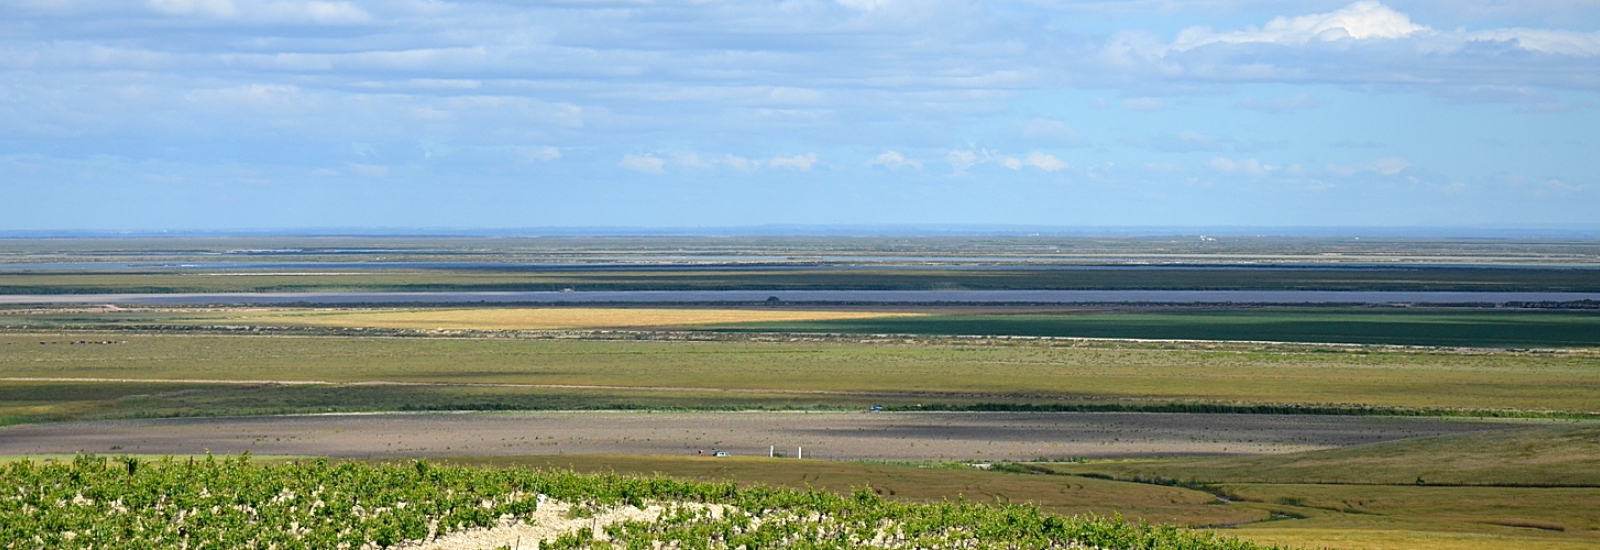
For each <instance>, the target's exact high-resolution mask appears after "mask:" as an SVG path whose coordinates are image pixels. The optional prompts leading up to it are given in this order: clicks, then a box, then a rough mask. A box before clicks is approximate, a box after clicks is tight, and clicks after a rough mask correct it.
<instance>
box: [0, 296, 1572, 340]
mask: <svg viewBox="0 0 1600 550" xmlns="http://www.w3.org/2000/svg"><path fill="white" fill-rule="evenodd" d="M208 326H229V327H238V326H251V327H261V328H274V327H278V328H281V327H324V328H345V329H405V330H413V331H438V330H444V331H480V332H482V331H551V330H581V329H643V330H683V331H702V332H745V333H794V334H816V333H824V334H906V335H919V336H1037V337H1060V338H1101V339H1139V340H1220V341H1257V342H1260V341H1272V342H1314V343H1332V344H1339V343H1348V344H1380V345H1406V346H1449V347H1473V348H1582V347H1596V346H1600V310H1560V309H1557V310H1540V309H1522V308H1475V307H1381V306H1311V307H1305V306H1303V307H1269V306H1253V307H1217V306H1209V307H1208V306H1182V307H1179V306H1168V307H1160V306H965V307H961V306H914V305H913V306H905V305H902V306H886V305H861V306H842V305H833V306H746V307H737V308H735V307H708V306H700V307H685V306H677V307H640V306H615V305H613V306H608V307H571V306H568V307H538V308H530V307H517V306H505V307H492V308H490V307H473V308H460V307H412V308H380V307H370V308H306V307H299V308H295V307H280V308H261V307H257V308H248V307H236V308H207V307H188V308H172V307H167V308H157V307H143V308H139V307H129V308H98V307H94V308H83V307H78V308H72V307H56V308H12V309H9V310H7V309H0V328H28V329H32V330H41V329H42V330H72V329H84V328H92V329H111V328H120V329H134V330H138V329H146V330H162V329H168V328H186V329H192V328H195V327H208Z"/></svg>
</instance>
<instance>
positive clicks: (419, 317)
mask: <svg viewBox="0 0 1600 550" xmlns="http://www.w3.org/2000/svg"><path fill="white" fill-rule="evenodd" d="M914 315H921V314H916V313H890V312H873V311H794V310H762V309H671V308H505V309H500V308H485V309H380V310H361V311H318V310H310V311H307V310H288V311H254V312H248V313H243V312H241V314H240V315H238V316H230V319H229V320H237V321H242V322H248V323H251V324H274V323H282V324H293V325H311V326H322V327H366V328H398V329H417V330H562V329H596V328H639V327H674V326H689V325H712V324H726V323H752V322H762V321H830V320H839V319H870V318H875V317H906V316H914Z"/></svg>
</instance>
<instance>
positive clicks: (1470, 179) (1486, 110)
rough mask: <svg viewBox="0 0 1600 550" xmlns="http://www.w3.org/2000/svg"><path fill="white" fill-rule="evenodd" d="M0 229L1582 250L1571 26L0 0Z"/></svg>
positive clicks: (1477, 14) (1363, 13) (1590, 113)
mask: <svg viewBox="0 0 1600 550" xmlns="http://www.w3.org/2000/svg"><path fill="white" fill-rule="evenodd" d="M0 74H3V77H0V229H4V230H122V229H132V230H151V229H247V228H253V229H271V228H299V227H456V228H460V227H485V228H493V227H588V226H613V227H615V226H638V227H714V226H748V225H764V224H845V225H862V224H872V225H893V224H922V225H927V224H951V225H961V224H981V225H992V224H1019V225H1051V226H1068V227H1083V226H1218V225H1227V226H1263V227H1272V226H1300V227H1304V226H1325V227H1341V226H1349V227H1357V226H1359V227H1374V226H1379V227H1382V226H1396V227H1402V226H1403V227H1454V226H1461V227H1547V226H1575V227H1585V228H1594V227H1597V226H1600V93H1597V91H1600V1H1597V0H1567V1H1559V2H1557V1H1550V2H1543V1H1521V0H1417V1H1406V0H1391V1H1385V2H1381V3H1380V2H1374V1H1358V2H1353V3H1352V2H1348V1H1328V2H1324V1H1294V2H1287V1H1270V0H1206V1H1197V2H1180V1H1143V0H1133V1H1077V0H1035V1H1028V2H966V1H960V0H927V1H910V0H838V1H822V0H818V1H803V0H797V1H765V2H718V1H709V0H707V1H690V2H652V1H638V2H585V1H580V0H569V1H555V2H516V1H481V2H446V1H430V0H404V1H386V2H365V1H341V0H314V1H304V0H262V1H250V0H148V1H95V0H0Z"/></svg>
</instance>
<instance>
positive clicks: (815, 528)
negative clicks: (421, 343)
mask: <svg viewBox="0 0 1600 550" xmlns="http://www.w3.org/2000/svg"><path fill="white" fill-rule="evenodd" d="M541 495H542V496H541ZM546 497H548V498H549V499H556V500H558V501H562V502H570V503H577V508H576V509H578V510H580V511H583V510H587V511H589V512H585V513H593V511H594V510H601V509H605V508H617V507H623V506H630V507H643V506H647V505H649V504H652V503H668V504H669V505H670V506H671V507H672V509H673V510H676V511H677V512H675V513H673V514H667V515H665V516H663V517H661V518H660V519H658V520H656V521H650V522H641V521H630V522H623V523H617V524H614V525H610V526H606V527H605V528H604V532H593V531H585V532H579V533H573V534H569V535H567V536H562V537H558V538H554V539H552V540H549V541H544V542H545V543H544V544H543V546H544V548H545V549H546V550H559V549H562V548H630V549H635V548H638V549H642V548H662V547H664V546H665V547H672V548H681V549H691V548H744V549H746V550H755V549H759V548H856V547H860V546H878V547H885V548H1008V549H1033V548H1070V547H1083V546H1089V547H1099V548H1118V549H1122V548H1126V549H1152V550H1153V549H1171V550H1210V549H1218V550H1248V549H1252V548H1256V547H1255V546H1253V545H1251V544H1248V543H1244V542H1240V541H1236V540H1233V539H1228V538H1222V537H1217V536H1215V535H1212V534H1210V533H1206V532H1199V531H1187V530H1181V529H1178V528H1173V527H1165V526H1149V525H1142V524H1131V523H1126V522H1123V521H1121V520H1118V519H1107V518H1092V517H1091V518H1066V517H1060V516H1054V515H1049V514H1044V513H1042V512H1040V511H1039V510H1038V509H1037V508H1033V507H1024V506H988V505H977V504H971V503H966V502H961V501H957V502H945V503H939V504H912V503H902V502H895V501H889V500H884V499H882V498H880V497H878V496H877V495H875V494H873V493H872V492H871V491H868V490H862V491H857V492H856V493H855V494H853V495H848V496H845V495H837V494H833V493H826V492H820V491H795V490H788V489H775V488H767V487H752V488H744V489H741V488H738V487H737V486H735V485H733V484H727V483H695V482H684V481H677V480H672V479H667V478H661V477H655V478H644V477H625V476H618V475H614V474H613V475H579V474H576V473H572V472H564V471H541V470H531V469H520V468H469V467H459V466H437V465H433V464H430V463H428V462H425V461H416V462H410V463H405V464H366V463H357V462H342V463H330V462H329V461H327V460H325V459H318V460H314V461H305V462H297V463H283V464H270V465H258V464H253V463H251V462H250V460H249V457H248V456H242V457H231V458H220V459H219V458H215V457H211V456H207V457H205V458H203V459H199V460H195V459H188V460H175V459H171V458H168V459H162V460H160V461H154V462H148V461H140V460H138V459H135V458H128V457H123V458H116V459H109V458H101V457H94V456H79V457H77V458H76V459H75V460H73V461H71V462H65V461H63V462H44V463H41V462H32V461H26V460H24V461H18V462H13V463H10V464H7V465H4V466H3V467H0V548H6V549H56V548H63V549H68V548H82V549H89V548H94V549H107V550H110V549H157V548H162V549H165V548H182V549H230V550H231V549H285V550H287V549H319V550H321V549H347V550H354V549H362V548H388V547H393V546H396V545H402V544H403V543H406V542H408V541H410V542H416V541H425V540H429V539H432V538H436V537H440V536H443V535H446V534H449V533H452V532H457V531H461V530H464V529H473V528H491V527H494V526H496V525H503V524H504V523H505V522H507V521H518V520H519V518H529V517H530V516H532V515H533V513H534V512H535V511H536V510H538V507H539V506H540V503H541V501H545V500H547V498H546ZM708 504H709V505H716V506H713V507H709V508H708V507H707V506H705V505H708ZM709 509H715V510H719V511H726V512H725V513H723V512H719V513H716V514H711V513H706V512H705V510H709ZM529 546H531V544H530V545H529Z"/></svg>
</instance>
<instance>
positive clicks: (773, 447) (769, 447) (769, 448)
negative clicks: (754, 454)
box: [767, 445, 778, 458]
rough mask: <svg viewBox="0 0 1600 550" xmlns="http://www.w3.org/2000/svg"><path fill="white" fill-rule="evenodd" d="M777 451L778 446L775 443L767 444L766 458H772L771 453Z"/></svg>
mask: <svg viewBox="0 0 1600 550" xmlns="http://www.w3.org/2000/svg"><path fill="white" fill-rule="evenodd" d="M777 453H778V446H777V445H767V458H772V455H775V454H777Z"/></svg>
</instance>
